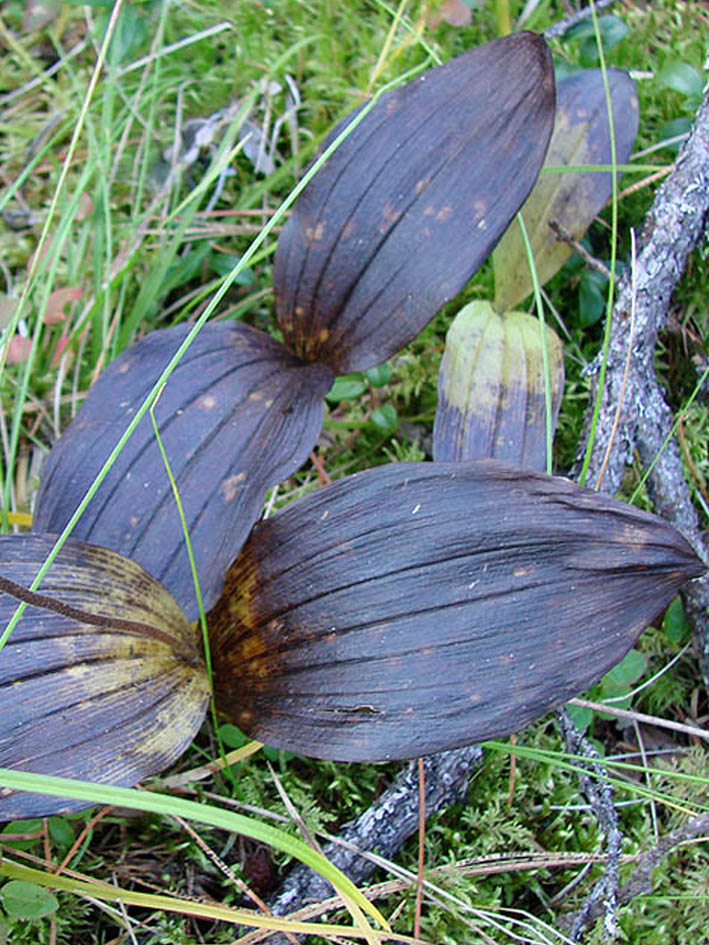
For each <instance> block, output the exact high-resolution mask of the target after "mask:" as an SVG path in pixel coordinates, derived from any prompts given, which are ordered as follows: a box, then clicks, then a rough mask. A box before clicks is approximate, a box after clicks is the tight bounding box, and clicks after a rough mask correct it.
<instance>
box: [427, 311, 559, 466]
mask: <svg viewBox="0 0 709 945" xmlns="http://www.w3.org/2000/svg"><path fill="white" fill-rule="evenodd" d="M546 346H547V354H548V358H549V374H550V380H551V399H552V425H553V426H554V427H555V426H556V418H557V416H558V414H559V407H560V405H561V397H562V394H563V392H564V354H563V350H562V347H561V342H560V341H559V338H558V337H557V335H556V334H555V332H554V331H552V329H551V328H549V327H546ZM544 387H545V382H544V353H543V350H542V335H541V330H540V327H539V320H538V319H537V318H534V317H533V316H531V315H525V314H524V313H522V312H507V313H506V314H505V315H502V316H500V315H498V314H496V312H495V310H494V309H493V307H492V305H490V303H489V302H483V301H479V302H471V303H470V304H469V305H466V306H465V308H463V309H461V311H460V312H459V313H458V314H457V315H456V317H455V320H454V321H453V324H452V325H451V327H450V328H449V329H448V334H447V336H446V348H445V351H444V353H443V359H442V361H441V368H440V372H439V375H438V406H437V408H436V419H435V422H434V424H433V458H434V459H436V460H442V461H447V460H450V461H458V460H461V459H501V460H504V461H506V462H511V463H516V464H517V465H519V466H525V467H527V468H528V469H536V470H538V471H539V472H544V470H545V468H546V403H545V396H544Z"/></svg>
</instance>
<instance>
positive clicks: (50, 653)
mask: <svg viewBox="0 0 709 945" xmlns="http://www.w3.org/2000/svg"><path fill="white" fill-rule="evenodd" d="M53 544H54V539H53V537H51V536H45V535H3V536H0V578H1V579H2V584H0V626H2V627H4V626H5V625H6V624H7V622H8V621H9V620H10V618H11V617H12V615H13V613H14V611H15V609H16V607H17V606H18V604H19V600H18V599H17V597H15V596H13V595H12V594H11V593H8V592H7V582H8V581H10V582H13V583H14V584H15V585H20V586H21V587H22V588H27V587H28V586H29V585H30V584H31V582H32V580H33V579H34V577H35V575H36V574H37V571H38V570H39V568H40V567H41V565H42V564H43V562H44V560H45V558H46V557H47V555H48V553H49V551H50V550H51V548H52V546H53ZM3 588H4V589H3ZM37 594H38V595H39V596H38V599H37V601H36V604H35V605H32V606H28V607H27V609H26V611H25V613H24V614H23V615H22V617H21V618H20V621H19V623H18V624H17V627H16V628H15V630H14V631H13V633H12V634H11V636H10V639H9V641H8V642H7V644H6V645H5V647H4V649H3V650H2V652H0V767H6V768H18V769H20V770H23V771H32V772H35V773H38V774H52V775H57V776H65V777H72V778H80V779H83V780H87V781H96V782H98V783H100V784H116V785H123V786H129V785H133V784H135V783H136V782H138V781H140V780H142V779H143V778H146V777H148V776H150V775H152V774H155V773H156V772H158V771H161V770H162V769H163V768H165V767H167V766H168V765H170V764H171V763H172V762H173V761H175V759H176V758H178V757H179V755H180V754H182V752H183V751H184V750H185V748H186V747H187V746H188V744H189V743H190V741H191V740H192V738H193V737H194V735H195V733H196V732H197V730H198V729H199V727H200V725H201V723H202V721H203V719H204V715H205V712H206V706H207V701H208V695H209V694H208V682H207V675H206V671H205V668H204V664H203V662H202V656H201V653H200V648H199V644H198V640H197V636H196V631H195V629H194V628H193V627H192V626H190V624H189V623H188V622H187V619H186V617H185V615H184V614H183V613H182V611H181V610H180V609H179V607H178V606H177V604H176V603H175V601H174V600H173V598H172V597H171V596H170V595H169V594H168V593H167V591H166V590H165V589H164V588H163V587H161V585H160V584H159V583H158V582H157V581H155V580H154V579H153V578H151V577H150V575H149V574H147V573H146V572H145V571H144V570H143V569H142V568H141V567H139V566H138V565H137V564H134V563H133V562H132V561H129V560H128V559H127V558H123V557H121V556H120V555H117V554H115V553H114V552H111V551H108V550H106V549H105V548H97V547H93V546H91V545H87V544H84V543H83V542H78V541H72V540H69V541H68V542H67V543H66V544H65V545H64V547H63V548H62V550H61V552H60V553H59V556H58V557H57V559H56V561H55V563H54V564H53V565H52V567H51V568H50V570H49V573H48V575H47V576H46V578H45V579H44V580H43V581H42V584H41V586H40V588H39V590H38V592H37ZM25 599H26V598H25ZM84 611H85V612H86V614H85V615H84V616H83V617H82V613H83V612H84ZM82 806H86V805H85V804H84V803H83V802H81V801H70V800H64V801H63V800H61V799H58V798H56V797H49V796H45V795H40V794H30V793H25V792H14V791H13V792H10V791H9V790H3V789H2V788H0V820H14V819H17V818H24V817H37V816H44V815H45V814H49V813H55V812H60V811H67V810H74V809H76V808H80V807H82Z"/></svg>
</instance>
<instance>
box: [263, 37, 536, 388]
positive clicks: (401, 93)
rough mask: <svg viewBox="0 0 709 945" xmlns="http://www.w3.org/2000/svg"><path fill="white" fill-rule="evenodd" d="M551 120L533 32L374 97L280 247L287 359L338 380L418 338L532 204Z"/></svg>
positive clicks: (306, 195) (278, 283)
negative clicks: (326, 370)
mask: <svg viewBox="0 0 709 945" xmlns="http://www.w3.org/2000/svg"><path fill="white" fill-rule="evenodd" d="M553 119H554V80H553V69H552V63H551V56H550V55H549V51H548V49H547V47H546V45H545V43H544V40H543V39H542V38H541V37H540V36H536V35H534V34H532V33H517V34H515V35H514V36H507V37H504V38H503V39H498V40H494V41H493V42H491V43H487V44H486V45H484V46H480V47H478V48H477V49H473V50H472V51H470V52H468V53H465V54H464V55H462V56H459V57H458V58H457V59H453V60H451V61H450V62H448V63H447V64H446V65H444V66H440V67H438V68H436V69H431V70H430V71H429V72H427V73H425V74H424V75H423V76H421V77H420V78H418V79H415V80H414V81H412V82H409V83H408V84H407V85H404V86H403V87H401V88H399V89H396V90H394V91H391V92H388V93H386V94H384V95H382V97H381V99H380V100H379V101H378V102H377V104H376V105H375V106H374V108H373V109H372V111H371V112H370V113H369V114H368V115H367V116H366V117H365V118H364V119H363V121H362V122H361V123H360V124H359V125H358V126H357V127H356V128H355V129H354V131H353V132H352V133H351V134H350V135H349V137H348V138H347V139H346V140H345V141H344V143H343V144H342V145H341V146H340V147H339V148H338V150H337V151H336V152H335V153H334V154H333V155H332V157H330V158H329V160H328V162H327V164H326V165H325V167H324V168H323V169H322V170H321V171H320V172H319V173H318V174H317V175H316V176H315V178H314V179H313V181H312V182H311V184H310V185H309V186H308V187H307V189H306V190H305V191H304V192H303V194H302V195H301V197H300V199H299V200H298V203H297V204H296V207H295V210H294V213H293V215H292V217H291V218H290V220H289V221H288V223H287V225H286V227H285V228H284V230H283V233H282V234H281V237H280V239H279V241H278V252H277V254H276V262H275V268H274V279H275V288H276V301H277V308H278V318H279V323H280V325H281V328H282V329H283V333H284V336H285V340H286V343H287V344H288V345H289V346H290V347H291V348H292V350H293V351H295V352H296V353H297V354H298V355H299V356H300V357H303V358H304V359H305V360H321V361H325V362H326V363H328V364H330V365H332V367H333V368H334V369H335V371H336V372H337V373H341V374H342V373H348V372H352V371H359V370H362V369H363V368H366V367H370V366H371V365H374V364H378V363H379V362H381V361H384V360H385V359H386V358H387V357H389V356H390V355H391V354H393V353H394V352H396V351H398V350H399V349H401V348H402V347H403V346H404V345H405V344H407V342H409V341H410V340H411V339H412V338H413V337H415V335H417V334H418V332H419V331H420V330H421V329H422V328H423V327H424V325H426V323H427V322H428V321H429V320H430V319H431V318H432V317H433V315H435V313H436V312H437V311H438V309H440V308H441V306H442V305H443V304H444V303H445V302H446V301H447V300H448V299H450V298H452V297H453V296H454V295H456V294H457V293H458V292H459V291H460V290H461V289H462V287H463V286H464V285H465V283H466V282H467V281H468V279H469V278H470V277H471V275H472V274H473V273H474V272H475V270H476V269H477V268H478V266H480V264H481V263H482V262H483V261H484V259H485V258H486V257H487V255H488V253H489V252H490V250H491V249H492V247H493V246H494V245H495V243H496V242H497V240H498V239H499V237H500V235H501V234H502V232H503V231H504V229H505V227H506V226H507V224H508V223H509V221H510V220H511V218H512V216H513V215H514V214H515V213H516V211H517V209H518V208H519V206H520V205H521V203H522V202H523V200H524V199H525V197H526V196H527V194H528V193H529V191H530V189H531V187H532V185H533V183H534V181H535V179H536V176H537V173H538V171H539V168H540V166H541V163H542V161H543V159H544V153H545V151H546V147H547V143H548V140H549V135H550V133H551V127H552V123H553ZM349 121H350V119H346V120H345V121H344V122H342V123H341V124H340V125H338V127H337V128H336V129H335V130H334V131H333V132H332V134H331V135H330V137H329V138H328V140H327V141H326V143H325V144H327V143H329V142H330V141H332V140H333V137H334V136H335V135H337V134H339V133H340V132H341V131H342V130H343V129H344V127H345V126H346V125H347V123H348V122H349ZM324 146H325V145H324ZM324 146H323V147H324Z"/></svg>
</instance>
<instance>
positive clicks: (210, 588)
mask: <svg viewBox="0 0 709 945" xmlns="http://www.w3.org/2000/svg"><path fill="white" fill-rule="evenodd" d="M187 331H188V326H184V325H183V326H178V327H176V328H170V329H167V330H164V331H156V332H153V333H151V334H149V335H147V336H146V337H145V338H144V339H143V340H142V341H140V342H139V343H138V344H136V345H134V346H133V347H132V348H130V349H128V350H127V351H125V352H124V353H123V354H122V355H121V356H120V357H118V358H117V359H116V360H115V361H114V362H113V363H112V364H111V365H110V366H109V368H108V369H107V370H106V371H105V372H104V374H103V375H102V376H101V377H100V378H99V380H98V382H97V383H96V384H95V385H94V387H93V388H92V390H91V391H90V393H89V395H88V397H87V398H86V401H85V403H84V405H83V406H82V408H81V410H80V411H79V414H78V415H77V417H76V419H75V420H74V422H73V423H72V424H71V425H70V426H69V427H68V429H67V430H66V432H65V433H64V434H63V436H62V437H61V438H60V439H59V440H58V441H57V443H56V444H55V445H54V447H53V449H52V450H51V453H50V455H49V459H48V462H47V467H46V470H45V472H44V476H43V479H42V483H41V488H40V493H39V498H38V501H37V508H36V511H35V528H36V530H37V531H44V532H47V531H49V532H58V531H61V530H62V529H63V528H64V526H65V525H66V523H67V522H68V520H69V518H70V517H71V515H72V514H73V512H74V510H75V509H76V507H77V505H78V504H79V502H80V500H81V499H82V498H83V496H84V494H85V493H86V490H87V489H88V488H89V486H90V485H91V483H92V481H93V479H94V477H95V476H96V474H97V473H98V471H99V470H100V468H101V466H102V465H103V463H104V462H105V460H106V458H107V457H108V455H109V453H110V452H111V450H112V449H113V448H114V446H115V445H116V443H117V442H118V439H119V437H120V435H121V434H122V433H123V431H124V430H125V428H126V427H127V425H128V423H129V422H130V420H131V417H132V416H133V415H134V413H135V411H136V410H137V409H138V407H139V406H140V404H141V403H142V402H143V400H144V399H145V396H146V395H147V393H148V392H149V391H150V389H151V388H152V386H153V385H154V384H155V382H156V380H157V378H158V377H159V376H160V373H161V371H162V370H163V368H164V367H165V366H166V364H167V362H168V360H169V359H170V357H171V356H172V355H173V354H174V353H175V351H176V350H177V348H178V346H179V344H180V343H181V342H182V340H183V339H184V337H185V335H186V334H187ZM331 383H332V372H331V371H330V369H329V368H327V367H325V366H324V365H317V364H315V365H305V364H303V363H302V362H300V361H299V360H298V359H297V358H295V357H294V356H293V355H292V354H290V353H288V352H287V351H286V350H285V349H284V348H283V346H282V345H280V344H278V342H276V341H275V340H274V339H272V338H270V337H269V336H268V335H266V334H265V333H263V332H260V331H256V330H255V329H253V328H249V327H248V326H245V325H241V324H234V323H232V324H208V325H206V326H205V327H204V328H203V329H202V331H201V332H200V333H199V335H198V336H197V338H196V340H195V341H194V343H193V344H192V346H191V347H190V348H189V350H188V352H187V354H186V355H185V357H184V358H183V359H182V361H181V362H180V364H179V366H178V367H177V369H176V370H175V372H174V374H173V375H172V377H171V378H170V380H169V382H168V384H167V386H166V387H165V389H164V391H163V393H162V395H161V397H160V400H159V401H158V404H157V407H156V410H155V416H156V419H157V421H158V425H159V429H160V436H161V439H162V442H163V445H164V447H165V450H166V452H167V457H168V460H169V463H170V468H171V469H172V472H173V475H174V477H175V480H176V482H177V487H178V490H179V493H180V498H181V501H182V504H183V507H184V511H185V517H186V521H187V525H188V528H189V534H190V539H191V542H192V546H193V550H194V555H195V560H196V565H197V573H198V576H199V581H200V586H201V590H202V594H203V597H204V600H205V607H210V606H211V604H212V603H213V602H214V601H215V600H216V597H217V595H218V594H219V591H220V589H221V585H222V581H223V578H224V573H225V571H226V569H227V567H228V566H229V564H230V563H231V561H232V560H233V558H234V556H235V555H236V553H237V552H238V550H239V548H240V547H241V545H242V544H243V542H244V540H245V538H246V536H247V535H248V533H249V530H250V529H251V526H252V525H253V523H254V521H255V520H256V519H257V518H258V516H259V515H260V514H261V509H262V506H263V500H264V497H265V494H266V490H267V489H268V487H269V486H271V485H273V484H275V483H276V482H279V481H280V480H282V479H284V478H286V477H287V476H289V475H290V474H291V473H292V472H293V471H294V470H296V469H297V468H298V466H300V465H301V463H302V462H303V461H304V460H305V458H306V457H307V455H308V453H309V451H310V450H311V449H312V448H313V445H314V443H315V441H316V439H317V437H318V434H319V432H320V428H321V426H322V413H323V399H322V398H323V395H324V394H325V393H326V391H327V390H328V389H329V387H330V385H331ZM73 534H74V536H75V537H77V538H81V539H83V540H85V541H90V542H92V543H94V544H97V545H102V546H104V547H106V548H111V549H113V550H114V551H118V552H120V553H121V554H123V555H126V556H127V557H130V558H132V559H133V560H134V561H136V562H137V563H139V564H142V565H143V567H144V568H146V570H148V571H149V572H150V573H151V574H152V575H153V576H154V577H156V578H157V579H158V580H159V581H161V582H162V583H163V584H164V585H165V587H166V588H167V589H168V590H169V591H170V592H171V593H172V594H173V595H174V597H175V598H176V600H177V601H178V603H179V604H180V605H181V606H182V608H183V609H184V610H185V612H186V613H187V616H188V617H189V618H190V619H193V618H194V617H195V616H196V615H197V611H198V608H197V603H196V597H195V591H194V584H193V579H192V573H191V569H190V565H189V558H188V555H187V550H186V545H185V540H184V533H183V529H182V525H181V523H180V518H179V514H178V508H177V504H176V502H175V498H174V495H173V492H172V489H171V487H170V483H169V479H168V475H167V471H166V469H165V464H164V462H163V459H162V456H161V455H160V451H159V449H158V444H157V441H156V439H155V433H154V430H153V427H152V424H151V422H150V417H149V416H145V417H144V418H143V419H142V420H141V422H140V424H139V425H138V427H137V429H136V431H135V433H134V435H133V436H132V437H131V439H130V440H129V442H128V444H127V445H126V447H125V449H124V450H123V451H122V453H121V454H120V456H119V458H118V460H117V461H116V463H115V465H114V467H113V468H112V470H111V471H110V473H109V474H108V476H107V477H106V479H105V481H104V483H103V484H102V486H101V488H100V489H99V491H98V492H97V494H96V496H95V497H94V499H93V500H92V502H91V504H90V505H89V507H88V509H87V510H86V513H85V514H84V515H83V516H82V518H81V519H80V521H79V523H78V525H77V527H76V529H75V531H74V533H73Z"/></svg>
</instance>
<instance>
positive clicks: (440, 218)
mask: <svg viewBox="0 0 709 945" xmlns="http://www.w3.org/2000/svg"><path fill="white" fill-rule="evenodd" d="M452 215H453V204H451V203H447V204H444V206H442V207H441V209H440V210H439V211H438V213H437V214H436V222H437V223H445V222H446V220H449V219H450V218H451V216H452Z"/></svg>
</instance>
